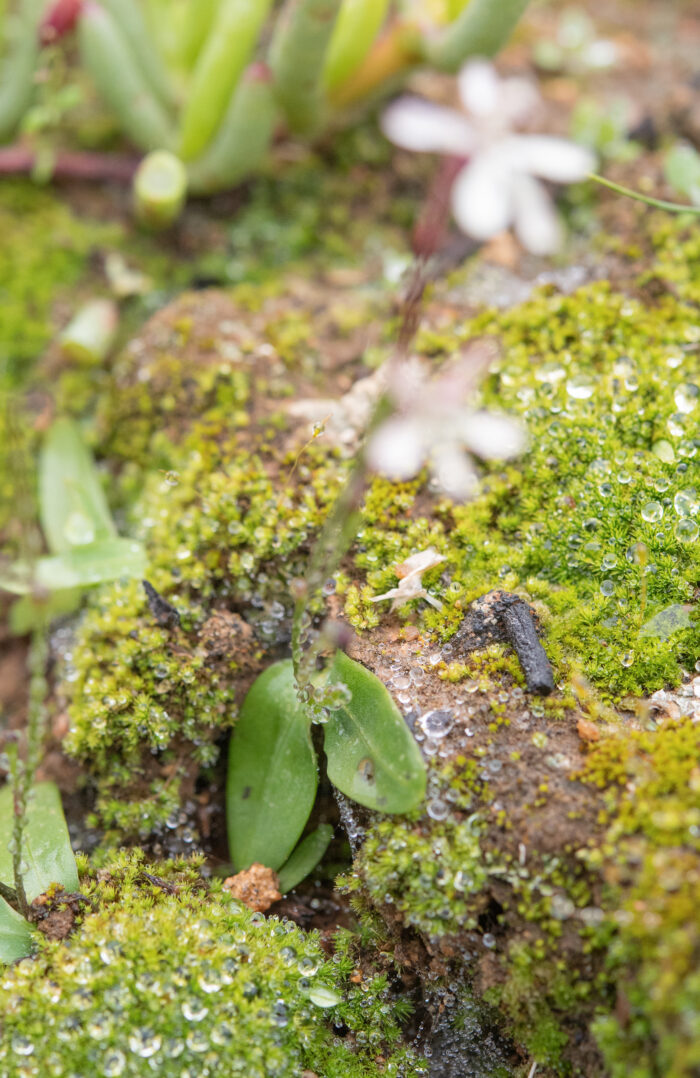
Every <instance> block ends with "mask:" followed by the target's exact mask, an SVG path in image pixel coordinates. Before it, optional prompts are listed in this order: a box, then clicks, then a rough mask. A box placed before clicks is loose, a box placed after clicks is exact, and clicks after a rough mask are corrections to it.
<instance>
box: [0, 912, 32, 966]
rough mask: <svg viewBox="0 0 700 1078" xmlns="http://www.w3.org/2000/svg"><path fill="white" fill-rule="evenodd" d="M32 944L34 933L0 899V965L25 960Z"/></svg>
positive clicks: (19, 916) (17, 914) (25, 922)
mask: <svg viewBox="0 0 700 1078" xmlns="http://www.w3.org/2000/svg"><path fill="white" fill-rule="evenodd" d="M34 943H35V939H34V933H33V932H32V930H31V928H30V927H29V924H28V923H27V921H25V919H24V917H22V916H21V914H19V913H17V912H16V910H13V909H12V906H9V905H8V904H7V902H6V901H5V899H4V898H0V965H2V964H4V963H8V964H9V963H10V962H16V961H17V960H18V959H20V958H26V957H27V955H30V954H31V953H32V951H33V950H34Z"/></svg>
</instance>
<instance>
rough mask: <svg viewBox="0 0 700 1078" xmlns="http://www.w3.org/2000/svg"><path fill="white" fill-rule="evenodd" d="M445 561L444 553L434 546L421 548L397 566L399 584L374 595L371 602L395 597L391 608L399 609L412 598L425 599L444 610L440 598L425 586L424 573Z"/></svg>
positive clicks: (437, 608)
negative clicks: (425, 548)
mask: <svg viewBox="0 0 700 1078" xmlns="http://www.w3.org/2000/svg"><path fill="white" fill-rule="evenodd" d="M443 561H445V557H444V555H443V554H438V552H437V551H436V550H433V548H432V547H428V549H427V550H420V551H419V552H418V553H417V554H411V556H410V558H406V560H405V561H402V562H401V564H400V565H397V566H396V567H395V569H396V575H397V577H398V578H399V586H398V587H397V588H391V589H390V590H389V591H385V592H384V594H383V595H374V596H372V598H371V599H370V602H371V603H378V602H380V601H381V600H382V599H393V600H394V601H393V603H392V604H391V609H392V610H397V609H398V608H399V607H400V606H403V604H404V603H408V602H410V601H411V599H425V600H426V602H428V603H430V605H431V606H434V607H435V609H436V610H442V603H441V602H439V600H438V599H433V597H432V595H429V594H428V592H427V591H426V590H425V588H424V587H423V573H427V571H428V569H432V568H433V567H434V566H436V565H439V564H440V562H443Z"/></svg>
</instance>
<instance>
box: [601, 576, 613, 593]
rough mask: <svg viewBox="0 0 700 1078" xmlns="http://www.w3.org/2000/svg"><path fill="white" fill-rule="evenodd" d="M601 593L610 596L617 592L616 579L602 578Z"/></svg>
mask: <svg viewBox="0 0 700 1078" xmlns="http://www.w3.org/2000/svg"><path fill="white" fill-rule="evenodd" d="M600 594H601V595H605V596H610V595H614V594H615V581H614V580H602V581H601V583H600Z"/></svg>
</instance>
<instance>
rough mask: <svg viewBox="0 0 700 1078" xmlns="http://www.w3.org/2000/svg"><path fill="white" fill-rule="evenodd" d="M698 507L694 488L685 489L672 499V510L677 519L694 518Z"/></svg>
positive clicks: (699, 504) (699, 505)
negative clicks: (675, 513)
mask: <svg viewBox="0 0 700 1078" xmlns="http://www.w3.org/2000/svg"><path fill="white" fill-rule="evenodd" d="M699 507H700V503H698V496H697V491H696V490H695V487H687V488H686V489H685V490H679V491H677V492H676V494H675V495H674V498H673V508H674V509H675V510H676V512H677V513H678V516H679V517H694V516H695V514H696V513H697V511H698V508H699Z"/></svg>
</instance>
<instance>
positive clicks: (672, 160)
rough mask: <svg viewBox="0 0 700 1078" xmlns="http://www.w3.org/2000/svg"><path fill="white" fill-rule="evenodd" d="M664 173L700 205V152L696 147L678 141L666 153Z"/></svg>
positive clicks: (672, 184) (670, 181) (672, 183)
mask: <svg viewBox="0 0 700 1078" xmlns="http://www.w3.org/2000/svg"><path fill="white" fill-rule="evenodd" d="M664 173H665V175H666V179H667V180H668V182H669V183H670V184H671V186H672V187H674V188H675V189H676V191H678V192H679V193H680V194H682V195H685V197H686V198H689V199H690V201H691V202H694V203H695V205H696V206H697V205H700V154H699V153H698V152H697V150H696V149H694V148H693V147H692V146H690V145H689V144H687V143H683V142H677V143H676V144H675V146H672V147H671V149H670V150H669V151H668V153H667V155H666V160H665V161H664Z"/></svg>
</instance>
